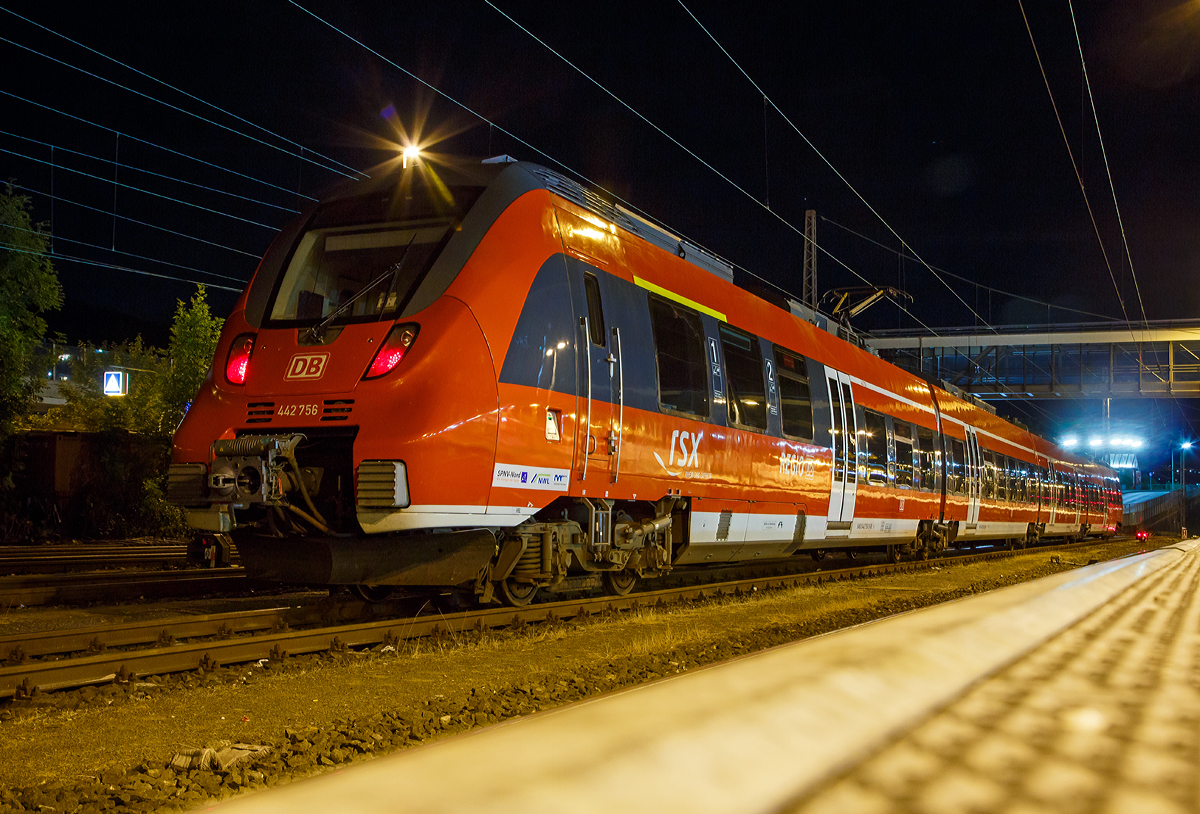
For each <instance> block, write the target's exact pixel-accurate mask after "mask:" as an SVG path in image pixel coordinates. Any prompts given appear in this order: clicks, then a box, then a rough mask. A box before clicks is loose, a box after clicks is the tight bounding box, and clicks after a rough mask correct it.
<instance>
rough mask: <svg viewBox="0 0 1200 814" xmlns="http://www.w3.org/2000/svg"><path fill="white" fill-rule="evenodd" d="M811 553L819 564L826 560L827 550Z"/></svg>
mask: <svg viewBox="0 0 1200 814" xmlns="http://www.w3.org/2000/svg"><path fill="white" fill-rule="evenodd" d="M810 553H811V556H812V558H813V559H814V560H816V561H817V562H820V561H821V560H823V559H825V553H826V552H825V549H823V548H816V549H813V550H812V552H810Z"/></svg>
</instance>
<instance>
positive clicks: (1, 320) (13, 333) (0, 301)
mask: <svg viewBox="0 0 1200 814" xmlns="http://www.w3.org/2000/svg"><path fill="white" fill-rule="evenodd" d="M29 204H30V201H29V198H28V197H26V196H24V195H17V194H15V193H14V192H13V188H12V185H11V184H9V185H7V186H6V188H5V191H4V192H3V193H0V439H3V438H4V437H6V436H7V435H9V434H10V433H11V432H12V430H13V426H14V424H15V423H16V422H17V421H18V420H19V419H20V418H22V417H23V416H25V415H26V414H27V413H28V411H29V409H30V407H31V406H32V404H33V400H34V397H35V396H36V395H37V392H38V389H39V388H40V387H41V384H42V382H41V378H40V377H38V378H35V377H33V376H32V375H30V369H31V367H32V363H33V359H34V354H35V353H36V351H37V348H38V343H39V342H41V340H42V337H43V336H45V334H46V320H44V319H42V316H41V315H42V314H44V313H45V312H46V311H53V310H54V309H56V308H58V307H59V306H60V305H61V304H62V286H60V285H59V283H58V275H57V274H56V273H55V271H54V266H53V264H52V263H51V262H50V245H49V244H50V234H49V232H48V231H47V230H46V226H45V224H37V226H36V227H35V226H34V224H33V223H32V221H31V219H30V217H29V211H28V209H29Z"/></svg>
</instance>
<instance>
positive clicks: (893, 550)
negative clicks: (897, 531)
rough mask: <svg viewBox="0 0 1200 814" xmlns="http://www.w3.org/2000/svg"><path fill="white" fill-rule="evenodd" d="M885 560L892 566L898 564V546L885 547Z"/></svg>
mask: <svg viewBox="0 0 1200 814" xmlns="http://www.w3.org/2000/svg"><path fill="white" fill-rule="evenodd" d="M887 560H888V562H890V563H891V564H892V565H895V564H896V563H898V562H900V546H898V545H890V546H888V547H887Z"/></svg>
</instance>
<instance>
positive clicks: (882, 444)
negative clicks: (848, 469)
mask: <svg viewBox="0 0 1200 814" xmlns="http://www.w3.org/2000/svg"><path fill="white" fill-rule="evenodd" d="M863 416H864V418H865V419H866V431H865V432H864V433H863V439H862V444H863V446H864V447H866V453H867V483H868V484H869V485H871V486H887V485H888V476H887V462H888V454H887V427H886V426H885V425H884V423H883V416H882V415H880V414H879V413H877V412H875V411H874V410H863Z"/></svg>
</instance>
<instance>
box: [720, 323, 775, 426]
mask: <svg viewBox="0 0 1200 814" xmlns="http://www.w3.org/2000/svg"><path fill="white" fill-rule="evenodd" d="M720 334H721V350H722V352H723V353H724V354H725V379H726V382H727V386H728V388H729V401H728V402H727V404H728V408H729V423H730V424H735V425H737V426H739V427H746V428H749V429H753V430H765V429H766V428H767V388H766V385H765V384H764V383H763V363H762V354H760V353H759V351H758V337H756V336H751V335H750V334H746V333H742V332H741V331H737V330H734V329H733V328H730V327H728V326H727V325H722V326H721V327H720Z"/></svg>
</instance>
